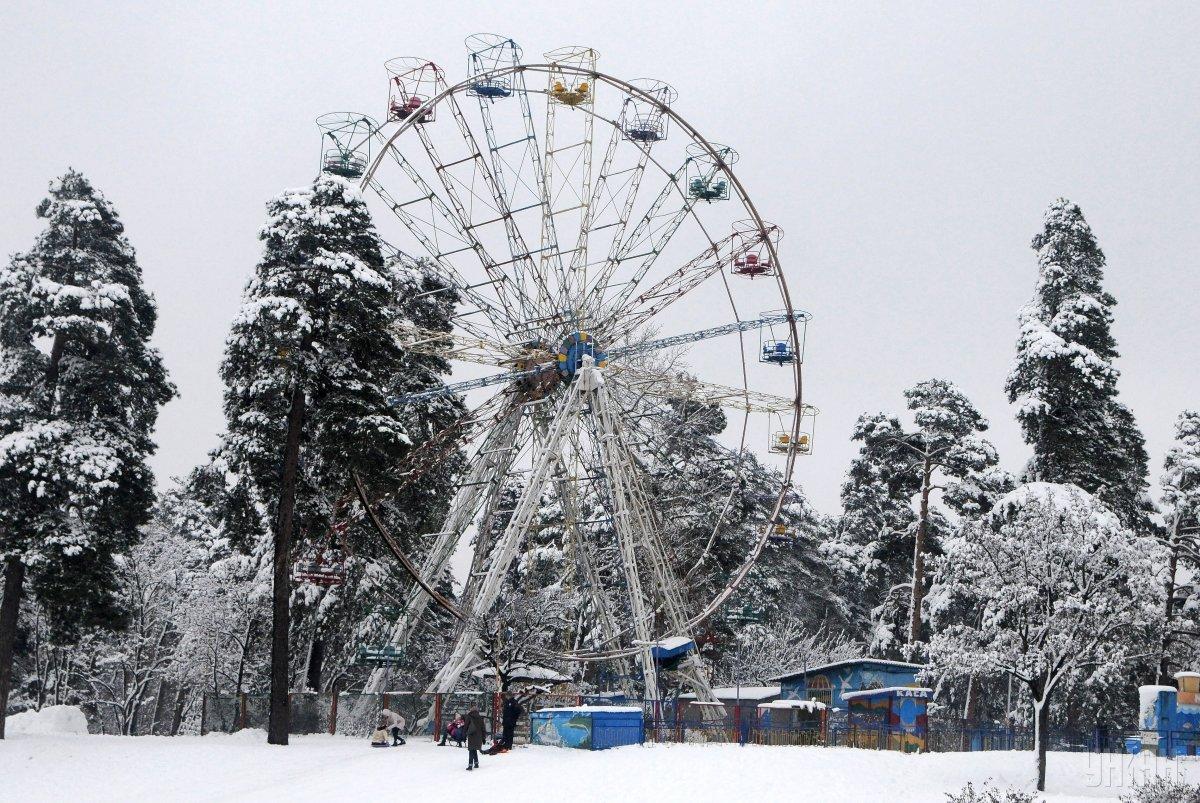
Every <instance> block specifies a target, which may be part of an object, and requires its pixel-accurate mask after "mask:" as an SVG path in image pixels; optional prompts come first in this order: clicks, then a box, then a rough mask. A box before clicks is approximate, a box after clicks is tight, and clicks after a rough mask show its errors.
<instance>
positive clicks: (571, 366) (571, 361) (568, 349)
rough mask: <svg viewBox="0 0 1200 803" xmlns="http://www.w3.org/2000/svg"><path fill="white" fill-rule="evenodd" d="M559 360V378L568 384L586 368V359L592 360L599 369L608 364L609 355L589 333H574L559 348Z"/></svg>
mask: <svg viewBox="0 0 1200 803" xmlns="http://www.w3.org/2000/svg"><path fill="white" fill-rule="evenodd" d="M557 358H558V373H559V376H561V377H562V378H563V380H564V381H566V382H570V381H571V380H572V379H574V378H575V374H576V372H578V371H579V370H580V369H582V368H583V367H584V359H585V358H590V359H591V360H592V361H593V362H594V363H595V366H596V367H599V368H603V367H604V366H605V365H606V364H607V363H608V355H607V354H605V353H604V352H603V351H602V350H601V349H600V347H599V346H598V345H597V343H596V339H595V338H594V337H592V336H591V335H590V334H588V333H587V332H572V333H571V334H569V335H567V336H566V338H565V339H564V340H563V342H562V345H561V346H559V347H558V355H557Z"/></svg>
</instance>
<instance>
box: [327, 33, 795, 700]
mask: <svg viewBox="0 0 1200 803" xmlns="http://www.w3.org/2000/svg"><path fill="white" fill-rule="evenodd" d="M466 44H467V50H468V57H467V71H466V77H465V78H464V79H463V80H461V81H458V82H455V83H450V82H448V81H447V79H446V74H445V72H444V71H443V69H442V68H441V67H439V66H438V65H437V64H435V63H433V62H432V61H429V60H427V59H423V58H410V57H404V58H397V59H393V60H391V61H389V62H387V64H386V70H387V76H388V98H387V105H386V116H384V118H383V119H382V120H381V121H378V122H377V121H376V120H375V119H374V118H373V117H371V116H369V115H363V114H349V113H337V114H330V115H324V116H322V117H321V118H319V119H318V125H319V127H320V129H321V132H322V149H321V169H322V171H324V172H328V173H332V174H335V175H340V176H342V177H345V178H347V179H350V180H355V181H358V182H360V183H361V186H362V188H363V190H364V192H365V194H366V195H367V197H368V199H369V201H370V203H372V204H373V205H374V206H375V207H376V214H375V218H376V224H377V226H378V227H379V229H380V232H381V234H382V236H383V237H384V239H385V240H387V241H388V242H389V243H393V244H395V245H396V247H397V248H399V249H400V250H401V251H403V252H404V253H407V254H411V255H413V256H415V257H419V258H422V259H424V260H425V261H426V262H427V264H428V265H430V268H431V269H432V270H433V271H435V272H436V273H437V274H438V275H439V277H440V278H441V279H442V280H443V281H444V283H445V284H446V286H447V287H450V288H453V289H454V291H455V292H457V294H458V296H459V298H460V299H461V304H460V306H459V308H458V311H457V314H456V316H455V317H454V319H453V322H454V328H453V331H452V332H450V333H445V332H430V331H424V330H421V329H419V328H416V327H409V328H406V329H405V330H404V331H402V332H401V333H400V334H401V337H402V338H403V340H404V343H405V345H406V348H408V349H409V350H411V351H415V352H422V351H425V352H427V353H436V354H439V355H441V356H443V357H446V358H448V359H449V360H451V361H452V364H453V365H454V366H455V373H459V374H461V375H465V376H468V377H470V378H467V379H464V380H462V381H456V382H453V383H451V384H449V385H447V386H446V387H444V388H437V389H433V390H429V391H426V392H422V393H414V394H410V395H408V396H404V397H400V398H398V399H396V403H397V404H409V403H413V402H417V401H421V400H423V399H427V398H429V397H432V396H437V395H444V394H462V395H463V396H465V398H466V400H467V407H468V410H469V412H468V413H467V414H466V415H465V416H463V417H462V418H461V419H460V420H459V421H457V422H456V423H455V424H454V425H453V426H451V427H450V428H448V429H447V430H446V431H445V432H442V433H438V434H437V435H435V436H434V437H432V438H430V439H429V440H428V441H427V442H425V443H424V444H422V445H421V446H419V447H417V448H416V449H414V450H413V452H412V454H411V456H410V458H409V463H410V465H408V466H406V471H405V474H406V475H407V476H410V477H415V476H419V475H420V474H421V473H422V472H424V471H428V470H430V469H431V468H434V467H436V466H437V465H439V464H440V462H441V461H444V460H448V459H451V455H456V454H458V450H459V449H465V451H466V456H467V463H466V466H465V468H464V469H463V470H462V471H460V472H458V474H457V475H456V476H457V482H456V485H455V487H453V488H451V489H449V491H450V492H451V493H452V498H451V501H450V503H449V512H448V514H447V516H446V518H445V521H444V522H443V523H442V526H441V528H440V529H439V531H438V532H437V533H434V534H431V536H432V539H433V547H432V549H431V551H430V552H429V554H428V555H427V556H426V557H425V558H424V560H423V561H422V563H421V565H419V566H418V565H415V564H414V563H413V562H412V561H409V560H408V559H407V557H405V556H403V555H401V554H400V553H399V550H398V547H396V545H395V544H394V543H391V542H389V546H391V547H392V550H393V552H394V553H396V554H397V556H398V557H400V558H402V559H403V561H404V563H405V566H406V568H407V569H408V571H409V572H410V574H412V575H413V577H414V578H415V580H416V582H415V583H414V586H413V588H412V590H411V591H410V592H409V594H408V596H407V598H406V600H405V605H404V608H403V611H402V614H401V616H400V618H399V620H398V621H397V622H395V624H394V626H393V627H392V632H391V634H390V639H391V642H392V644H397V645H398V644H403V643H405V642H406V640H407V638H408V636H409V634H410V633H411V632H412V630H413V628H414V627H415V626H416V625H417V623H418V621H419V620H420V619H421V616H422V613H423V612H424V611H425V610H426V608H427V606H428V605H430V604H431V602H432V603H436V604H439V605H443V606H444V607H447V608H448V609H449V610H451V611H452V612H454V613H455V615H456V616H458V617H459V618H460V619H463V620H466V619H468V618H470V617H471V616H480V615H483V614H485V613H486V612H487V611H488V610H490V609H491V608H492V606H493V605H495V604H496V603H497V601H498V595H499V594H500V592H501V587H502V583H503V580H504V578H505V576H506V574H507V573H508V572H509V569H510V567H511V566H512V564H513V561H514V560H515V559H516V557H517V555H518V554H519V552H520V549H521V546H522V544H523V543H524V542H525V540H526V538H527V537H528V536H529V535H530V533H531V532H532V531H533V529H534V528H535V527H536V516H537V512H538V508H539V506H540V503H541V500H542V498H543V495H545V494H553V495H555V496H556V498H557V499H558V502H559V504H560V505H561V509H562V516H563V519H564V527H563V529H564V532H565V537H566V539H567V540H568V541H569V544H568V548H569V552H570V555H571V558H572V567H571V573H572V578H573V582H574V583H575V587H576V588H578V589H581V590H586V592H585V593H587V594H590V595H591V597H590V602H589V604H590V607H591V610H592V612H593V614H594V615H595V618H596V620H597V622H598V623H599V629H600V631H601V633H602V637H600V638H599V639H598V640H597V641H595V642H594V643H591V644H587V645H584V646H582V647H581V648H580V649H576V650H572V651H563V652H561V653H558V654H557V657H560V658H566V659H570V660H579V661H609V660H613V661H637V662H638V664H639V665H640V671H641V676H642V677H643V678H644V679H645V686H646V695H647V697H654V696H656V695H657V693H658V682H657V677H658V672H659V669H660V666H661V661H662V658H663V657H664V656H665V655H673V654H674V653H676V652H679V651H682V652H683V653H685V654H684V656H683V660H682V661H681V662H678V663H679V666H680V669H679V671H680V672H681V673H682V674H683V675H684V676H685V677H686V678H687V680H688V681H690V682H691V683H692V684H693V685H694V686H695V687H696V689H697V691H698V693H700V695H701V698H702V699H705V698H707V699H712V696H711V693H710V691H709V689H708V684H707V681H706V680H705V677H704V673H703V672H702V671H701V668H700V663H699V660H698V656H697V655H696V654H695V651H694V648H695V642H694V640H693V639H692V634H693V633H695V632H697V631H698V629H699V627H700V626H701V624H702V623H703V622H704V621H705V620H706V619H707V618H708V617H710V616H712V615H713V614H714V613H715V612H716V611H717V610H718V609H719V608H720V606H721V605H722V604H723V603H724V602H725V601H726V600H727V599H728V598H729V597H730V596H731V595H732V594H733V593H734V592H735V591H736V589H737V588H738V586H739V584H740V583H741V582H742V581H743V579H744V578H745V577H746V574H747V572H748V571H749V570H750V568H751V567H752V566H753V565H754V563H755V561H756V560H758V558H759V556H760V554H761V553H762V551H763V548H764V545H765V544H766V543H767V541H768V540H769V539H772V538H777V537H779V533H780V532H782V530H781V525H780V524H779V523H778V521H779V516H780V511H781V509H782V508H783V506H784V505H785V504H786V502H787V500H788V496H789V493H790V492H791V491H790V489H791V479H792V474H793V470H794V464H795V460H796V458H797V457H798V456H801V455H805V454H809V453H811V451H812V443H813V442H812V438H813V432H812V424H813V421H814V417H815V415H816V413H817V411H816V409H815V408H813V407H811V406H809V405H807V404H805V403H804V402H803V400H802V394H801V363H802V359H803V347H804V331H805V325H806V323H807V321H808V319H809V316H808V314H807V313H805V312H802V311H800V310H798V309H796V308H795V307H793V305H792V299H791V296H790V295H789V292H788V286H787V283H786V281H785V274H784V271H783V269H782V264H781V262H780V249H779V244H780V238H781V236H782V231H781V229H780V228H779V227H778V226H775V225H773V224H771V223H768V222H766V221H764V220H763V219H762V218H761V216H760V215H759V212H758V209H757V208H756V206H755V204H754V203H753V202H752V201H751V199H750V198H749V197H748V196H747V194H746V191H745V189H744V187H743V186H742V184H741V182H740V181H739V180H738V177H737V175H736V174H735V173H734V171H733V166H734V164H735V163H736V162H737V160H738V154H737V153H736V152H735V151H734V150H733V149H732V148H730V147H727V146H724V145H719V144H716V143H714V142H711V141H710V140H708V139H706V138H705V137H704V136H703V135H701V134H700V132H699V131H698V130H697V129H696V128H694V127H693V126H692V125H691V124H689V123H688V122H687V121H685V120H684V119H683V118H682V117H681V116H680V115H679V113H678V112H677V111H676V108H675V103H676V101H677V93H676V91H675V90H674V89H672V88H671V87H670V86H669V85H667V84H665V83H663V82H661V81H655V80H648V79H635V80H629V81H626V80H622V79H619V78H615V77H613V76H610V75H607V74H605V73H602V72H600V71H598V69H597V58H598V55H597V53H596V52H595V51H594V50H592V49H590V48H587V47H568V48H561V49H558V50H554V51H551V52H549V53H546V54H545V56H544V59H542V60H540V61H536V62H535V63H525V62H524V61H523V59H522V53H521V49H520V48H519V47H518V46H517V44H516V43H515V42H514V41H513V40H511V39H509V38H506V37H502V36H497V35H492V34H478V35H475V36H472V37H469V38H468V39H467V42H466ZM687 402H699V403H702V404H705V405H719V406H721V407H723V408H724V409H725V411H726V415H727V416H728V419H727V420H728V426H727V427H726V428H725V431H724V432H723V433H721V434H720V436H719V437H720V439H721V441H722V443H723V445H724V447H725V448H726V449H727V450H728V453H729V454H730V455H731V456H737V455H739V454H742V453H744V452H745V451H754V452H760V453H763V454H765V455H766V457H765V458H764V459H766V460H770V461H773V462H775V463H776V466H775V467H776V468H777V469H778V473H777V476H778V477H779V481H778V487H773V488H771V489H770V493H771V494H773V495H774V497H775V498H776V503H775V507H774V512H773V513H772V514H771V515H770V516H769V517H766V518H765V519H764V520H763V521H762V522H761V527H759V526H758V524H757V523H756V536H755V538H754V539H753V546H752V547H751V548H750V549H749V550H748V552H747V554H746V555H745V558H744V560H743V562H742V563H741V565H740V566H739V567H738V568H737V569H736V570H735V571H734V572H732V573H731V574H730V575H729V576H728V577H727V578H724V585H723V587H722V588H721V589H720V591H719V592H718V593H716V594H715V595H714V596H713V598H711V599H706V600H701V601H699V602H697V601H695V600H691V601H689V600H690V597H691V595H689V594H687V593H685V592H686V589H685V588H684V581H683V580H682V579H681V578H680V577H679V576H678V573H677V572H676V570H675V569H673V568H672V562H671V553H672V544H671V543H669V541H668V540H667V535H666V533H667V530H666V529H665V527H664V522H663V514H662V510H661V508H662V506H661V505H660V504H659V502H658V500H656V499H654V498H652V496H651V493H650V489H649V486H650V483H649V480H648V476H647V473H648V467H649V466H651V465H653V464H654V461H655V455H654V448H655V444H654V438H655V434H654V433H655V431H656V430H655V429H654V426H653V424H654V423H655V422H656V421H657V422H661V421H664V420H665V421H670V420H671V418H672V417H674V416H678V415H679V413H678V411H679V409H680V404H681V403H687ZM734 463H735V465H739V466H740V465H742V461H734ZM738 470H739V471H740V469H738ZM743 480H744V478H743V477H741V476H740V475H739V474H738V471H734V472H733V473H732V474H731V475H730V479H729V481H728V487H719V488H709V489H705V492H706V493H710V494H712V495H713V496H714V497H717V498H721V497H722V495H723V496H724V498H725V499H732V498H733V494H734V492H735V491H736V490H737V486H738V484H739V482H742V481H743ZM360 489H361V486H360ZM595 499H600V500H603V509H604V513H603V515H601V516H599V517H596V516H592V515H590V514H587V513H584V512H583V510H584V507H585V500H595ZM514 500H515V501H514ZM363 501H364V507H365V508H366V509H367V512H368V514H369V512H370V505H369V504H366V502H367V500H366V499H365V497H364V499H363ZM726 507H728V502H727V503H726ZM589 509H591V508H589ZM724 515H725V514H724V513H722V515H721V518H722V519H723V518H724ZM496 522H503V524H502V525H501V526H496ZM376 526H377V527H380V529H381V532H382V526H381V525H380V524H379V522H378V521H376ZM722 526H723V521H717V523H716V524H715V526H714V530H713V536H712V537H710V538H709V542H708V546H707V547H705V553H706V554H707V552H708V549H709V548H711V546H712V543H713V539H714V538H715V536H716V531H717V530H719V529H720V528H721V527H722ZM385 535H386V534H385ZM472 538H473V539H474V541H473V550H474V552H473V559H472V567H471V572H470V574H469V575H468V576H467V578H466V580H465V585H464V588H463V591H462V594H461V595H460V597H459V599H458V601H457V602H456V603H451V602H449V601H448V600H446V599H444V598H442V597H441V595H439V594H437V593H436V592H435V591H434V589H433V585H434V582H435V580H436V578H438V577H440V576H441V575H442V573H443V571H444V570H445V568H446V567H447V566H448V565H449V563H450V561H451V558H452V557H453V556H454V555H455V553H456V552H457V551H458V550H459V547H460V545H461V544H465V543H469V539H472ZM604 539H608V540H607V542H605V541H604ZM602 549H607V550H608V552H609V554H612V553H613V552H614V551H615V552H616V553H617V554H618V555H619V564H620V567H621V574H622V577H621V578H620V580H621V587H622V589H623V595H624V596H625V599H623V600H622V601H621V603H620V604H619V605H613V604H611V602H610V601H609V600H608V599H606V597H605V596H604V595H603V594H601V593H599V589H600V585H601V583H600V581H599V579H598V577H597V576H596V565H597V561H598V557H597V552H598V550H602ZM705 557H706V555H701V556H700V557H699V561H700V562H702V561H703V560H704V559H705ZM689 651H690V652H689ZM475 663H477V658H476V657H475V655H474V645H473V642H472V639H471V637H470V635H469V634H468V633H467V632H466V630H465V628H464V629H462V632H460V633H459V634H458V637H457V639H456V642H455V646H454V649H453V652H452V654H451V655H450V657H449V660H448V661H447V662H446V664H445V666H444V667H443V669H442V670H441V671H440V672H439V674H438V675H437V678H436V679H435V681H434V683H433V686H432V687H431V689H430V691H442V692H447V691H452V690H453V688H454V686H455V684H456V683H457V682H458V680H459V679H460V677H461V676H462V675H463V674H464V673H466V672H468V671H470V669H471V668H472V667H473V665H474V664H475Z"/></svg>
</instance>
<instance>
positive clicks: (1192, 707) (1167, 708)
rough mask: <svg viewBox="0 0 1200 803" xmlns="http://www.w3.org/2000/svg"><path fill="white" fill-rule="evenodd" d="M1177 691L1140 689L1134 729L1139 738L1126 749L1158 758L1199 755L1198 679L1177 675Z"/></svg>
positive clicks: (1150, 688)
mask: <svg viewBox="0 0 1200 803" xmlns="http://www.w3.org/2000/svg"><path fill="white" fill-rule="evenodd" d="M1175 678H1176V682H1177V683H1178V684H1179V688H1178V689H1175V688H1171V687H1170V686H1142V687H1140V688H1139V689H1138V696H1139V698H1140V706H1139V709H1140V710H1139V715H1138V729H1139V730H1140V731H1141V734H1140V737H1138V738H1137V739H1136V742H1137V743H1136V744H1135V745H1128V746H1127V747H1129V748H1131V749H1133V750H1134V751H1135V752H1136V751H1137V750H1140V749H1146V750H1153V751H1155V752H1157V754H1158V755H1160V756H1187V755H1197V754H1200V677H1197V676H1196V675H1195V674H1194V673H1190V672H1181V673H1179V674H1177V675H1176V676H1175Z"/></svg>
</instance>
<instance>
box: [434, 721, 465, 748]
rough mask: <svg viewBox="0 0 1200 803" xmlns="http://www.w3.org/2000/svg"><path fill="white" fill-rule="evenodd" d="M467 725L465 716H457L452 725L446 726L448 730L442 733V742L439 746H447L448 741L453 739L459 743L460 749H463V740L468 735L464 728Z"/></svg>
mask: <svg viewBox="0 0 1200 803" xmlns="http://www.w3.org/2000/svg"><path fill="white" fill-rule="evenodd" d="M465 724H466V721H465V720H464V719H463V715H462V714H456V715H455V717H454V719H453V720H452V721H451V722H450V724H448V725H447V726H446V729H445V730H444V731H442V740H441V741H440V742H438V746H439V747H441V746H444V745H445V744H446V740H447V739H451V740H453V741H455V742H457V743H458V746H459V747H462V746H463V739H465V738H466V737H467V735H466V734H465V733H464V732H463V727H464V726H465Z"/></svg>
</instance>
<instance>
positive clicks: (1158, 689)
mask: <svg viewBox="0 0 1200 803" xmlns="http://www.w3.org/2000/svg"><path fill="white" fill-rule="evenodd" d="M1164 691H1170V692H1173V691H1175V687H1174V686H1138V722H1139V723H1141V726H1142V730H1156V729H1157V728H1158V721H1157V719H1158V718H1157V717H1156V716H1155V712H1154V705H1155V703H1157V702H1158V695H1159V694H1161V693H1162V692H1164Z"/></svg>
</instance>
